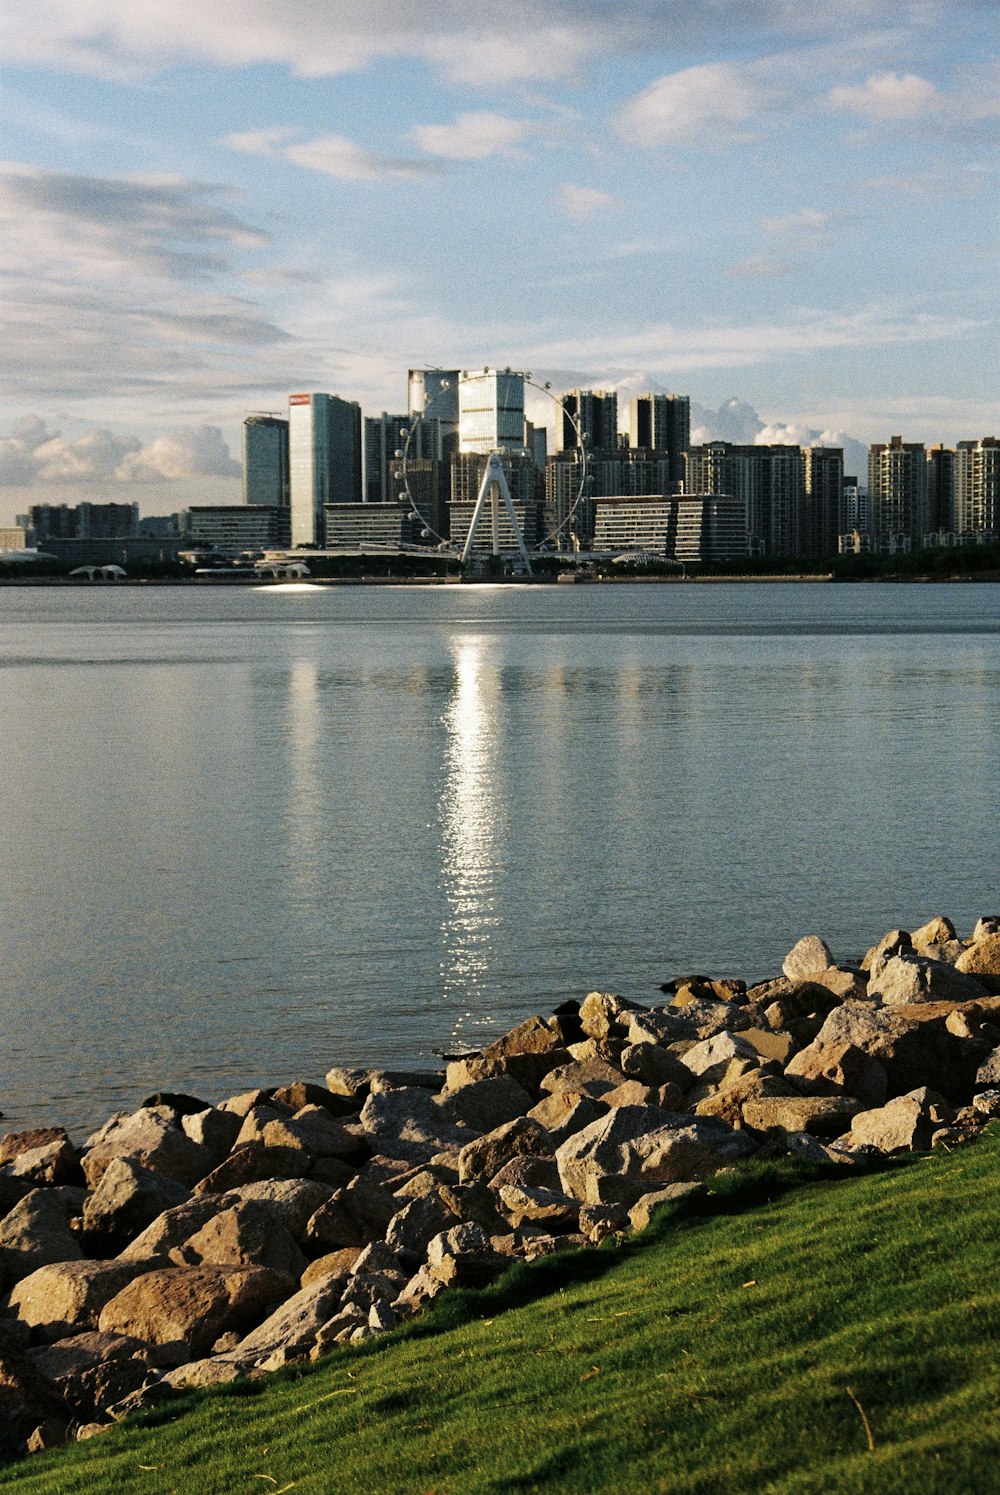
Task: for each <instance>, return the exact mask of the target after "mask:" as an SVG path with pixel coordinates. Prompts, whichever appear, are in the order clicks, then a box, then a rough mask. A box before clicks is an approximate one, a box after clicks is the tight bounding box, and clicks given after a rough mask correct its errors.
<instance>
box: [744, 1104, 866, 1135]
mask: <svg viewBox="0 0 1000 1495" xmlns="http://www.w3.org/2000/svg"><path fill="white" fill-rule="evenodd" d="M860 1109H861V1102H860V1101H858V1100H855V1099H854V1097H853V1096H846V1095H816V1096H806V1095H802V1096H786V1097H773V1098H771V1097H769V1098H766V1099H761V1100H748V1101H746V1102H744V1105H743V1120H744V1122H745V1123H746V1125H747V1126H749V1127H753V1128H754V1130H755V1131H760V1132H766V1131H771V1130H772V1129H774V1128H777V1129H778V1130H780V1131H785V1132H808V1133H809V1134H810V1136H814V1137H839V1136H841V1135H842V1134H843V1133H844V1132H846V1131H847V1130H848V1129H849V1128H850V1125H851V1118H852V1117H853V1116H856V1115H857V1113H858V1111H859V1110H860Z"/></svg>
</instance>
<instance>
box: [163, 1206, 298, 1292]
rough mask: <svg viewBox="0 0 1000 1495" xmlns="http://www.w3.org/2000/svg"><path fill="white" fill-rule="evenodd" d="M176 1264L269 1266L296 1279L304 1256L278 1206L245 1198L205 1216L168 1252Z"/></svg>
mask: <svg viewBox="0 0 1000 1495" xmlns="http://www.w3.org/2000/svg"><path fill="white" fill-rule="evenodd" d="M170 1257H171V1260H172V1261H175V1262H176V1263H177V1265H178V1266H182V1265H183V1266H198V1265H200V1264H203V1263H204V1264H206V1265H214V1266H235V1267H244V1266H256V1267H271V1268H273V1270H274V1271H276V1272H282V1273H284V1274H285V1275H286V1276H288V1277H294V1278H295V1279H296V1280H297V1279H298V1278H299V1277H301V1276H302V1273H303V1272H304V1271H305V1269H306V1259H305V1257H304V1256H303V1254H302V1252H301V1251H300V1250H299V1248H298V1246H297V1245H296V1244H295V1241H294V1239H293V1238H292V1235H291V1233H290V1232H289V1230H288V1229H287V1228H286V1226H285V1223H284V1221H283V1219H282V1211H281V1208H280V1206H276V1205H274V1204H267V1203H264V1202H263V1201H261V1200H256V1199H245V1200H240V1201H239V1202H238V1203H235V1204H233V1205H231V1206H230V1207H229V1208H228V1209H223V1210H220V1211H219V1212H218V1214H215V1215H213V1216H212V1217H211V1219H209V1220H207V1221H206V1222H205V1224H204V1225H203V1226H202V1227H201V1229H200V1230H197V1231H195V1233H194V1235H192V1236H189V1238H188V1239H187V1240H186V1241H185V1242H184V1243H183V1245H181V1246H176V1247H175V1248H174V1249H173V1250H172V1251H171V1253H170Z"/></svg>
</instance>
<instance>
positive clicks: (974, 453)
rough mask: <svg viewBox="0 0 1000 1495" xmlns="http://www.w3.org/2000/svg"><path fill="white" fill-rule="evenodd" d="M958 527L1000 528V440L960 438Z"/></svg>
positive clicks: (956, 459)
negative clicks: (963, 439) (962, 439)
mask: <svg viewBox="0 0 1000 1495" xmlns="http://www.w3.org/2000/svg"><path fill="white" fill-rule="evenodd" d="M955 528H956V529H957V530H960V531H962V532H963V533H966V534H967V533H969V532H970V531H976V530H979V531H982V530H991V531H994V532H995V531H997V530H1000V441H998V440H997V438H996V437H995V436H983V437H981V438H980V439H979V440H978V441H960V442H959V443H958V449H957V451H956V453H955Z"/></svg>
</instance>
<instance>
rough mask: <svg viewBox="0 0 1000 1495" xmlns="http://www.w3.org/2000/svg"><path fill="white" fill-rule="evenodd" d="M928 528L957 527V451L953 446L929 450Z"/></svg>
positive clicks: (935, 447)
mask: <svg viewBox="0 0 1000 1495" xmlns="http://www.w3.org/2000/svg"><path fill="white" fill-rule="evenodd" d="M925 523H926V526H927V529H928V530H930V531H932V532H938V533H940V532H941V531H942V530H943V531H945V532H948V531H950V530H953V529H954V528H955V453H954V451H953V450H952V448H951V447H947V446H941V445H938V446H932V447H929V448H928V450H927V517H926V521H925Z"/></svg>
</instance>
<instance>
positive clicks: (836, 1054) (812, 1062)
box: [785, 1040, 889, 1107]
mask: <svg viewBox="0 0 1000 1495" xmlns="http://www.w3.org/2000/svg"><path fill="white" fill-rule="evenodd" d="M785 1079H786V1080H792V1081H794V1082H795V1085H796V1087H797V1088H798V1090H799V1093H800V1094H802V1095H853V1096H855V1097H856V1098H857V1099H858V1100H859V1101H861V1103H862V1104H863V1105H864V1106H868V1107H874V1106H880V1105H882V1104H883V1102H884V1101H885V1098H886V1095H887V1093H888V1086H889V1081H888V1077H887V1075H886V1072H885V1066H884V1065H882V1064H881V1063H880V1062H879V1061H878V1059H876V1058H874V1057H873V1056H872V1055H871V1054H869V1053H866V1052H865V1050H864V1049H862V1048H859V1047H858V1045H857V1044H853V1043H820V1042H819V1041H818V1040H816V1041H815V1042H813V1043H811V1044H808V1045H807V1046H806V1048H804V1049H800V1050H799V1052H798V1053H797V1054H796V1055H795V1056H794V1057H793V1058H792V1059H791V1060H789V1062H788V1064H786V1066H785Z"/></svg>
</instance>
